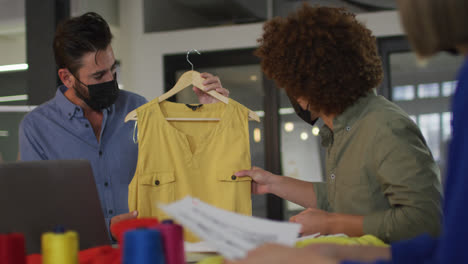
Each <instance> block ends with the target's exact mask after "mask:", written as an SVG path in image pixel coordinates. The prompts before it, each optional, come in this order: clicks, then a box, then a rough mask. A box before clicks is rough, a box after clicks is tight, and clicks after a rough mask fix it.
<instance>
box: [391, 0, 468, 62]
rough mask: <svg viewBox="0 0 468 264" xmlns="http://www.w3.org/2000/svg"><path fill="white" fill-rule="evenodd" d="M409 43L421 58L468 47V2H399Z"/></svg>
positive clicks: (435, 0) (442, 0)
mask: <svg viewBox="0 0 468 264" xmlns="http://www.w3.org/2000/svg"><path fill="white" fill-rule="evenodd" d="M397 3H398V7H399V10H400V16H401V21H402V23H403V27H404V28H405V31H406V33H407V34H408V40H409V41H410V43H411V45H412V47H413V49H414V50H415V52H416V53H417V54H418V55H419V56H420V57H429V56H431V55H433V54H435V53H437V52H439V51H442V50H448V49H455V48H456V46H457V45H460V44H464V43H468V28H467V27H468V1H467V0H397Z"/></svg>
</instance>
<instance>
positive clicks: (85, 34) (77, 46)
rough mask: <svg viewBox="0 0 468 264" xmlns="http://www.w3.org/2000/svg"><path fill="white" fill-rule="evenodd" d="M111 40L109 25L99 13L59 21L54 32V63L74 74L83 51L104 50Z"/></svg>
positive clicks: (79, 63)
mask: <svg viewBox="0 0 468 264" xmlns="http://www.w3.org/2000/svg"><path fill="white" fill-rule="evenodd" d="M111 41H112V33H111V31H110V28H109V25H108V24H107V22H106V21H105V20H104V18H102V17H101V16H100V15H99V14H96V13H94V12H88V13H86V14H83V15H81V16H78V17H74V18H70V19H68V20H65V21H64V22H62V23H60V25H59V26H58V27H57V30H56V32H55V37H54V44H53V48H54V55H55V63H56V64H57V66H58V68H68V69H69V70H70V71H71V73H72V74H75V73H77V71H78V69H79V68H80V67H81V66H82V65H81V59H82V57H83V55H84V54H85V53H88V52H96V51H102V50H105V49H106V48H107V46H109V45H110V43H111Z"/></svg>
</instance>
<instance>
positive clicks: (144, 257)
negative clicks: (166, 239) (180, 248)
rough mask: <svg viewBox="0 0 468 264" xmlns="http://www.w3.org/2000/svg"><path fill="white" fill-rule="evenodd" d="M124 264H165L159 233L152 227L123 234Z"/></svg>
mask: <svg viewBox="0 0 468 264" xmlns="http://www.w3.org/2000/svg"><path fill="white" fill-rule="evenodd" d="M124 240H125V246H124V251H123V263H124V264H165V261H164V253H163V252H164V251H163V244H162V237H161V233H160V232H159V231H158V230H154V229H144V228H141V229H136V230H132V231H128V232H126V233H125V235H124Z"/></svg>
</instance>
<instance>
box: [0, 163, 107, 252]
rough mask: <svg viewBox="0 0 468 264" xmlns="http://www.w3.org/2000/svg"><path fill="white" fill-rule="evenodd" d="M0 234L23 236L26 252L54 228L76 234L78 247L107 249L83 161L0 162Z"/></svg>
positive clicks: (97, 203)
mask: <svg viewBox="0 0 468 264" xmlns="http://www.w3.org/2000/svg"><path fill="white" fill-rule="evenodd" d="M0 210H1V212H2V213H1V215H0V233H9V232H20V233H23V234H24V236H25V239H26V249H27V250H26V251H27V253H28V254H32V253H40V251H41V234H42V233H44V232H47V231H52V230H53V229H54V228H55V227H56V226H62V227H64V228H65V229H66V230H75V231H76V232H78V235H79V240H80V249H86V248H90V247H95V246H102V245H109V244H110V240H109V238H110V236H109V235H108V232H107V226H106V223H105V220H104V215H103V212H102V210H101V204H100V200H99V196H98V193H97V189H96V184H95V182H94V177H93V172H92V170H91V166H90V164H89V162H88V161H85V160H57V161H33V162H15V163H3V164H0Z"/></svg>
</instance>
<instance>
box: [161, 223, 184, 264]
mask: <svg viewBox="0 0 468 264" xmlns="http://www.w3.org/2000/svg"><path fill="white" fill-rule="evenodd" d="M156 229H157V230H159V231H161V234H162V237H163V243H164V255H165V256H166V264H185V251H184V230H183V228H182V226H181V225H178V224H175V223H174V222H173V221H172V220H164V221H162V223H161V224H160V225H158V226H157V227H156Z"/></svg>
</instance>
